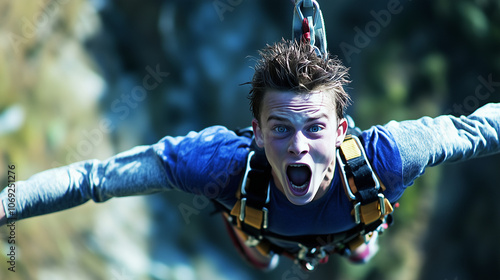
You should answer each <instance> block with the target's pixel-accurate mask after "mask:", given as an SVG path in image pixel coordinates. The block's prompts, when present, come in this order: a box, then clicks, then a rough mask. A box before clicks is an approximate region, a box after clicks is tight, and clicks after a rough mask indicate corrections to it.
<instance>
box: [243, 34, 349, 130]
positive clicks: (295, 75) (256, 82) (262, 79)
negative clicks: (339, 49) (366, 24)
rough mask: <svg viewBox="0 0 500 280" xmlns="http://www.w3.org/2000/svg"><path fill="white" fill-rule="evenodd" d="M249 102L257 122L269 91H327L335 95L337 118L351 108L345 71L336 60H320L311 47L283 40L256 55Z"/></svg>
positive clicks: (332, 58) (328, 56) (328, 58)
mask: <svg viewBox="0 0 500 280" xmlns="http://www.w3.org/2000/svg"><path fill="white" fill-rule="evenodd" d="M259 55H260V59H258V60H257V63H256V66H255V73H254V75H253V79H252V81H251V82H249V84H251V86H252V89H251V90H250V94H249V99H250V107H251V110H252V113H253V116H254V117H255V118H256V119H257V120H258V121H260V119H259V118H260V109H261V108H262V100H263V99H264V94H265V93H266V92H267V91H268V90H278V91H294V92H297V93H308V92H311V91H313V90H318V89H321V90H330V91H331V92H332V94H334V95H335V98H334V100H335V106H336V107H335V108H336V114H337V117H338V118H342V117H343V115H344V110H345V108H347V106H348V105H349V104H350V97H349V95H348V94H347V93H346V92H345V90H344V86H345V85H347V84H348V83H349V82H350V81H349V76H348V68H346V67H345V66H344V65H343V64H342V62H341V61H340V60H339V59H337V58H336V57H330V55H329V54H326V55H325V58H321V57H319V56H318V55H317V54H316V52H315V50H314V47H313V46H311V45H310V44H305V43H300V42H297V41H289V40H284V39H282V40H281V41H280V42H277V43H274V44H273V45H267V46H266V48H264V49H262V50H261V51H259Z"/></svg>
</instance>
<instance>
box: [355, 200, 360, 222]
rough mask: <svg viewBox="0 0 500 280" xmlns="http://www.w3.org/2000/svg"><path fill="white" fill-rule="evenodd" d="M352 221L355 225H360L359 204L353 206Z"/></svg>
mask: <svg viewBox="0 0 500 280" xmlns="http://www.w3.org/2000/svg"><path fill="white" fill-rule="evenodd" d="M354 220H355V221H356V224H360V223H361V202H358V203H356V204H355V205H354Z"/></svg>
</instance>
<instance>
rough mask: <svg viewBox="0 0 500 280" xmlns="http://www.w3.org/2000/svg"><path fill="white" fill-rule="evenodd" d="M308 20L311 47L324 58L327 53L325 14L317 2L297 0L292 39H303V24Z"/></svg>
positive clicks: (313, 0)
mask: <svg viewBox="0 0 500 280" xmlns="http://www.w3.org/2000/svg"><path fill="white" fill-rule="evenodd" d="M305 18H307V21H308V25H309V31H310V33H311V42H310V43H311V45H312V46H314V47H315V49H316V52H317V53H318V56H321V57H324V56H326V53H327V44H326V32H325V24H324V20H323V13H322V12H321V9H320V7H319V4H318V2H317V1H315V0H297V1H295V8H294V13H293V22H292V38H293V39H295V40H300V38H301V37H302V34H303V32H302V24H303V21H304V19H305Z"/></svg>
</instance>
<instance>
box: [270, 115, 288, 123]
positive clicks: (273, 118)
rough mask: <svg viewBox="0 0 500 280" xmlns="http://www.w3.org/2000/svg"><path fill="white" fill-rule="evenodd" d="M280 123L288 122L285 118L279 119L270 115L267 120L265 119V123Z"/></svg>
mask: <svg viewBox="0 0 500 280" xmlns="http://www.w3.org/2000/svg"><path fill="white" fill-rule="evenodd" d="M273 120H274V121H279V122H280V121H281V122H286V121H288V119H286V118H283V117H279V116H276V115H270V116H269V117H268V118H267V122H270V121H273Z"/></svg>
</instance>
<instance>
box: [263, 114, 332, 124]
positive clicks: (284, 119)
mask: <svg viewBox="0 0 500 280" xmlns="http://www.w3.org/2000/svg"><path fill="white" fill-rule="evenodd" d="M321 118H326V119H329V118H328V115H327V114H324V113H322V114H320V115H318V116H315V117H310V118H307V120H306V122H314V121H316V120H319V119H321ZM273 120H274V121H279V122H287V121H288V119H287V118H283V117H280V116H276V115H270V116H269V117H268V118H267V122H270V121H273Z"/></svg>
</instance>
